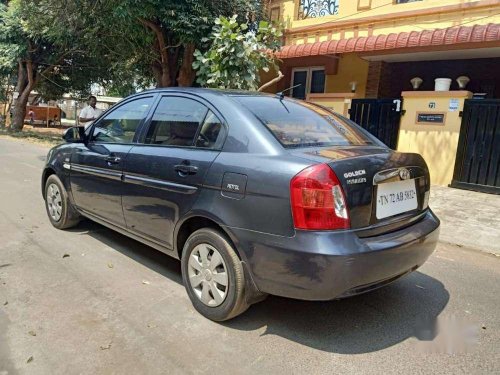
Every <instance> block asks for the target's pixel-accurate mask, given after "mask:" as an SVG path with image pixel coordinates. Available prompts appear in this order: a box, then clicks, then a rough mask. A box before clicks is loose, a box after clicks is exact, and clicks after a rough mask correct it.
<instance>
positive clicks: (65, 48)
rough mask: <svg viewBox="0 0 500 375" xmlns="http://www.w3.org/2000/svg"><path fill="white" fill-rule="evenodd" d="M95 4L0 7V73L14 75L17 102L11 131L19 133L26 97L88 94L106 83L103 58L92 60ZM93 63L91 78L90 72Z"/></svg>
mask: <svg viewBox="0 0 500 375" xmlns="http://www.w3.org/2000/svg"><path fill="white" fill-rule="evenodd" d="M97 4H98V2H95V1H90V0H89V1H84V0H81V1H62V0H56V1H50V0H12V1H9V2H7V4H6V5H2V6H1V7H0V55H1V57H0V71H2V70H3V71H8V70H10V71H12V70H14V71H15V72H16V75H17V84H16V92H17V93H18V99H17V101H16V104H15V106H14V110H13V112H14V118H13V119H12V127H13V128H14V129H15V130H20V129H22V127H23V120H24V116H25V112H26V104H27V103H28V98H29V95H30V93H31V92H32V91H33V90H34V89H37V90H41V91H44V92H45V93H46V94H47V96H48V97H58V96H60V95H61V94H62V93H64V92H75V91H76V92H78V91H88V90H89V89H90V85H91V83H93V82H96V81H99V79H104V77H107V78H109V74H110V70H109V69H107V68H106V56H97V55H96V52H97V51H96V49H95V48H94V47H93V44H94V43H95V39H94V37H95V35H93V26H94V24H95V23H96V20H97V19H100V17H101V15H100V14H99V13H98V9H97V6H96V5H97ZM95 64H99V66H94V70H93V71H92V73H90V72H89V68H90V67H91V66H93V65H95Z"/></svg>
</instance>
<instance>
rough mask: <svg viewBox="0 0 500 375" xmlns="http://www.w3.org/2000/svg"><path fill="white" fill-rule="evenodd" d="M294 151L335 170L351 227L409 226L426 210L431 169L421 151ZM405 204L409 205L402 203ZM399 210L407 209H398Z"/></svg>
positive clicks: (369, 231) (373, 230)
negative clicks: (414, 152)
mask: <svg viewBox="0 0 500 375" xmlns="http://www.w3.org/2000/svg"><path fill="white" fill-rule="evenodd" d="M290 152H291V153H292V154H294V155H295V156H299V157H302V158H307V159H309V160H311V161H315V162H318V163H326V164H328V165H329V166H330V167H331V168H332V169H333V171H334V172H335V174H336V175H337V177H338V179H339V180H340V183H341V184H342V188H343V190H344V193H345V195H346V200H347V206H348V209H349V217H350V220H351V228H352V229H365V232H360V235H363V236H364V235H366V236H369V235H377V234H381V233H384V232H387V231H389V230H396V229H398V228H401V227H403V226H405V225H409V224H410V223H412V222H414V221H415V220H416V219H418V218H419V217H420V216H421V215H422V213H423V212H424V211H425V210H426V209H427V202H428V195H429V193H428V192H429V188H430V179H429V171H428V168H427V165H426V163H425V161H424V159H423V158H422V157H421V156H420V155H418V154H413V153H401V152H396V151H393V150H390V149H387V148H384V147H380V146H372V145H370V146H345V147H344V146H343V147H325V148H315V149H296V150H291V151H290ZM412 181H414V183H413V182H412ZM382 185H383V186H382ZM413 185H414V186H415V188H414V189H413ZM414 195H416V197H414ZM405 198H408V199H407V200H406V199H405ZM399 199H401V202H399ZM377 201H379V202H377ZM403 201H405V202H404V203H403ZM404 204H406V207H401V205H404ZM377 206H378V207H377ZM382 206H384V207H382ZM387 207H389V211H387V209H386V208H387ZM394 208H396V212H395V213H394V214H392V212H393V211H391V210H394ZM401 209H402V210H403V212H398V211H397V210H401Z"/></svg>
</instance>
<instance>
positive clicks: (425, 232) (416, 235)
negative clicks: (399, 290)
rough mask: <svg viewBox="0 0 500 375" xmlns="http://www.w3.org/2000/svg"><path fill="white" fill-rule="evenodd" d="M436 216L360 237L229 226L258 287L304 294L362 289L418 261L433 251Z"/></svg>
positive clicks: (326, 295)
mask: <svg viewBox="0 0 500 375" xmlns="http://www.w3.org/2000/svg"><path fill="white" fill-rule="evenodd" d="M439 225H440V222H439V219H438V218H437V217H436V216H435V215H434V214H433V213H432V211H430V210H429V211H428V212H427V213H426V214H425V216H424V217H423V218H422V219H421V220H420V221H419V222H417V223H415V224H413V225H411V226H409V227H406V228H404V229H401V230H398V231H394V232H391V233H387V234H383V235H378V236H374V237H368V238H360V237H359V236H358V235H357V234H356V231H342V232H310V231H297V232H296V235H295V236H294V237H279V236H272V235H269V234H263V233H256V232H250V231H246V230H242V229H235V228H231V229H230V230H231V231H232V232H233V234H234V237H235V238H237V239H238V240H237V241H236V244H237V247H238V249H239V250H240V251H241V252H242V256H244V257H245V258H246V259H245V261H246V263H247V265H248V267H249V271H250V273H251V275H252V278H253V280H254V282H255V284H256V286H257V288H258V289H259V290H260V291H261V292H265V293H269V294H273V295H279V296H283V297H289V298H296V299H304V300H331V299H335V298H341V297H345V296H349V295H354V294H359V293H363V292H365V291H368V290H370V289H374V288H376V287H378V286H382V285H384V284H386V283H388V282H391V281H393V280H396V279H397V278H399V277H400V276H403V275H405V274H406V273H408V272H411V271H414V270H415V269H417V268H418V267H420V266H421V265H422V264H423V263H424V262H425V261H426V260H427V258H428V257H429V256H430V255H431V254H432V252H433V251H434V249H435V247H436V244H437V241H438V237H439Z"/></svg>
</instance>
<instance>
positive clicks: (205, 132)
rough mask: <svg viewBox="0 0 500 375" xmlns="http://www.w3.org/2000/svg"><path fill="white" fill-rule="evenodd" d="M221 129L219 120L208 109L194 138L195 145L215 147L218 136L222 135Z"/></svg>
mask: <svg viewBox="0 0 500 375" xmlns="http://www.w3.org/2000/svg"><path fill="white" fill-rule="evenodd" d="M221 130H222V123H221V121H220V120H219V118H218V117H217V116H216V115H215V114H214V113H213V112H212V111H210V110H209V111H208V113H207V116H206V117H205V120H204V121H203V124H202V125H201V129H200V133H199V134H198V138H197V139H196V147H200V148H215V147H216V146H217V145H218V144H219V142H218V141H219V137H220V136H222V132H221Z"/></svg>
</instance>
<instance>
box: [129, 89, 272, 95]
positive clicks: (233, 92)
mask: <svg viewBox="0 0 500 375" xmlns="http://www.w3.org/2000/svg"><path fill="white" fill-rule="evenodd" d="M162 92H184V93H191V94H215V95H222V96H271V97H272V96H274V94H270V93H265V92H260V91H246V90H229V89H210V88H203V87H163V88H155V89H149V90H144V91H141V92H138V93H137V94H136V95H139V94H145V93H162Z"/></svg>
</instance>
